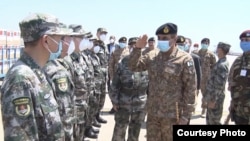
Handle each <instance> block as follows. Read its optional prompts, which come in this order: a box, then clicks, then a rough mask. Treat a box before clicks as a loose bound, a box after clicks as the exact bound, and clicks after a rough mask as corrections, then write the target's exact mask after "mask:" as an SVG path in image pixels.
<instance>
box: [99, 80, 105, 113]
mask: <svg viewBox="0 0 250 141" xmlns="http://www.w3.org/2000/svg"><path fill="white" fill-rule="evenodd" d="M105 99H106V82H104V83H102V85H101V94H100V100H99V107H98V111H101V110H102V108H103V106H104V103H105Z"/></svg>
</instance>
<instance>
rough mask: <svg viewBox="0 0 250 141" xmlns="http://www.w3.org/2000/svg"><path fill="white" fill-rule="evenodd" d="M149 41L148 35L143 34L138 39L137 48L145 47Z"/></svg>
mask: <svg viewBox="0 0 250 141" xmlns="http://www.w3.org/2000/svg"><path fill="white" fill-rule="evenodd" d="M147 41H148V35H147V34H144V35H142V36H140V37H139V39H138V40H137V41H136V45H135V47H136V48H145V47H146V45H147Z"/></svg>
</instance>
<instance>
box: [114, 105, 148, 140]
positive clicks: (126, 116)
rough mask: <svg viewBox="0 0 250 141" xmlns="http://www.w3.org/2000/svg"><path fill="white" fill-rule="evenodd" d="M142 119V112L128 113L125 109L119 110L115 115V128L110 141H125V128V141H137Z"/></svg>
mask: <svg viewBox="0 0 250 141" xmlns="http://www.w3.org/2000/svg"><path fill="white" fill-rule="evenodd" d="M144 117H145V112H144V111H137V112H130V111H129V110H127V109H124V108H120V109H119V110H118V111H117V112H116V113H115V127H114V131H113V137H112V141H125V135H126V130H127V127H128V139H127V141H138V140H139V135H140V130H141V125H142V122H143V120H144Z"/></svg>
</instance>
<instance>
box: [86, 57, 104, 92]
mask: <svg viewBox="0 0 250 141" xmlns="http://www.w3.org/2000/svg"><path fill="white" fill-rule="evenodd" d="M89 56H90V57H91V63H92V65H93V68H94V81H95V90H94V91H95V94H101V85H102V83H103V82H104V79H103V71H102V68H101V64H100V60H99V57H98V56H97V55H96V54H95V53H94V52H91V53H90V54H89Z"/></svg>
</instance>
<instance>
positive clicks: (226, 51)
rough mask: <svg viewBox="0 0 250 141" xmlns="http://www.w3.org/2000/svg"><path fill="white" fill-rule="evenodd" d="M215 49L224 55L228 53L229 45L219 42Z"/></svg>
mask: <svg viewBox="0 0 250 141" xmlns="http://www.w3.org/2000/svg"><path fill="white" fill-rule="evenodd" d="M217 48H221V49H222V50H223V51H224V52H225V53H228V52H229V50H230V48H231V45H230V44H228V43H225V42H219V43H218V45H217Z"/></svg>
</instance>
